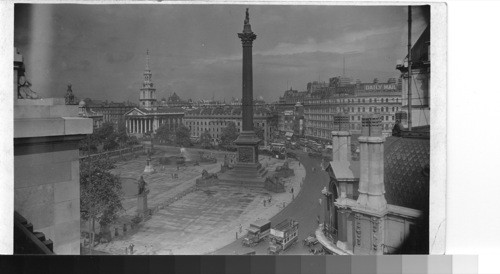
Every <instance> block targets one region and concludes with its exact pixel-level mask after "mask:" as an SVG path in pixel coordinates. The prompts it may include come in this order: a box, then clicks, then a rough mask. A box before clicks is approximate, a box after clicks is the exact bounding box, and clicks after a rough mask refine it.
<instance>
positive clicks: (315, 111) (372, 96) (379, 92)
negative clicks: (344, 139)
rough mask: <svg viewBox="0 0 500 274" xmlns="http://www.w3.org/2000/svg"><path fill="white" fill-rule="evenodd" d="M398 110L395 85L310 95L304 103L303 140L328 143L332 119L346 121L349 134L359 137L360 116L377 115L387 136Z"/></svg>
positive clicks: (359, 86) (352, 87)
mask: <svg viewBox="0 0 500 274" xmlns="http://www.w3.org/2000/svg"><path fill="white" fill-rule="evenodd" d="M400 110H401V89H400V88H398V85H397V84H395V83H357V84H353V85H348V86H343V87H339V88H335V91H334V92H333V93H332V92H329V93H322V94H313V93H311V96H310V97H309V98H307V99H306V100H305V102H304V119H305V128H306V131H305V135H306V137H309V138H313V139H318V140H322V141H326V142H329V141H330V133H331V131H332V130H333V128H334V124H335V119H336V118H335V117H340V116H342V117H348V118H347V119H348V120H349V132H351V133H353V134H360V133H361V127H362V125H361V118H362V117H363V115H366V114H372V113H379V114H380V115H381V117H382V133H383V135H385V136H389V135H390V134H391V132H392V128H393V127H394V125H395V124H396V119H395V114H396V112H398V111H400Z"/></svg>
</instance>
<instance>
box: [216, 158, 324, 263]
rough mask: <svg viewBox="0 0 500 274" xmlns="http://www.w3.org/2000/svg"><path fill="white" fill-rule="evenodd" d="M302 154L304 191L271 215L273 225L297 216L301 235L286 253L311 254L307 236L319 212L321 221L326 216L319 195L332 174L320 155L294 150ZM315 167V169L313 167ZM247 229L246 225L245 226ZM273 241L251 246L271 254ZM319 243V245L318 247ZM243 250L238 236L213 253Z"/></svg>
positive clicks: (313, 228)
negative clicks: (268, 251) (269, 248)
mask: <svg viewBox="0 0 500 274" xmlns="http://www.w3.org/2000/svg"><path fill="white" fill-rule="evenodd" d="M293 152H294V153H296V154H297V155H298V156H299V157H300V162H301V163H302V165H304V167H305V169H306V179H305V181H304V185H303V188H302V191H301V192H300V193H299V195H298V196H297V197H296V198H295V200H293V202H291V203H290V204H289V205H288V206H287V207H286V208H285V209H284V210H283V211H281V212H280V213H278V214H277V215H276V216H274V217H273V218H272V219H271V226H274V225H276V224H278V223H279V222H281V221H283V220H285V219H287V218H293V219H295V220H296V221H298V222H299V239H298V241H297V243H296V244H294V245H293V246H291V247H290V248H289V249H287V250H286V251H285V252H284V253H282V254H290V255H292V254H295V255H296V254H309V248H308V247H307V246H304V245H303V240H304V239H305V238H307V236H308V235H309V234H310V233H313V232H314V231H315V230H316V228H317V227H318V222H317V216H318V215H319V216H320V218H321V221H322V220H323V216H324V215H323V205H320V204H319V199H320V198H322V194H321V189H323V187H324V186H325V185H326V183H327V182H328V175H327V173H326V172H324V171H322V170H321V168H320V159H316V158H310V157H309V156H307V153H304V152H301V151H298V150H297V151H293ZM313 167H314V168H315V171H312V168H313ZM243 229H245V228H243ZM268 247H269V243H268V242H267V241H265V240H264V241H261V242H260V243H259V244H258V245H256V246H254V247H251V248H252V249H254V250H255V253H256V254H257V255H263V254H267V248H268ZM318 247H319V244H317V245H316V248H318ZM243 250H248V249H246V248H242V245H241V238H240V239H238V240H235V241H234V242H233V243H231V244H229V245H227V246H225V247H223V248H221V249H219V250H217V251H215V252H214V253H212V254H213V255H231V254H235V252H236V254H239V253H241V252H242V251H243Z"/></svg>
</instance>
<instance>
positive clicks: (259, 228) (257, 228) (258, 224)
mask: <svg viewBox="0 0 500 274" xmlns="http://www.w3.org/2000/svg"><path fill="white" fill-rule="evenodd" d="M270 229H271V222H270V221H269V220H263V219H258V220H256V221H255V222H253V223H252V224H250V227H249V228H247V235H246V236H245V237H244V238H243V241H242V244H243V245H244V246H255V245H257V244H258V243H259V242H260V241H262V240H263V239H265V238H266V237H268V236H269V231H270Z"/></svg>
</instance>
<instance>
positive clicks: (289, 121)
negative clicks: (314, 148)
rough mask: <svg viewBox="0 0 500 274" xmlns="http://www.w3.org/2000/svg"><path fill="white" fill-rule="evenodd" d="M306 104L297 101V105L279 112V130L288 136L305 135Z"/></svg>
mask: <svg viewBox="0 0 500 274" xmlns="http://www.w3.org/2000/svg"><path fill="white" fill-rule="evenodd" d="M304 129H305V122H304V106H303V105H302V103H300V102H297V103H296V104H295V106H293V107H289V106H287V107H286V108H283V109H282V110H281V111H279V112H278V130H279V131H280V133H282V134H285V135H286V136H287V137H292V135H295V136H297V137H303V136H304Z"/></svg>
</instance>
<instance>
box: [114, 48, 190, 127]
mask: <svg viewBox="0 0 500 274" xmlns="http://www.w3.org/2000/svg"><path fill="white" fill-rule="evenodd" d="M143 77H144V79H143V83H142V87H141V89H140V90H139V107H135V108H132V109H130V110H129V111H127V112H126V113H125V114H123V117H124V119H125V123H126V127H127V131H128V132H129V133H130V134H133V135H136V136H138V137H141V136H143V135H144V134H147V133H155V132H156V130H157V129H158V128H159V127H160V126H161V125H163V124H166V125H168V128H169V129H170V130H176V129H177V128H178V127H179V126H180V125H181V124H182V118H183V117H184V110H183V109H181V108H178V107H168V106H167V107H164V106H161V103H159V102H158V101H157V100H156V89H155V88H154V84H153V81H152V73H151V69H150V67H149V50H148V51H146V68H145V69H144V73H143Z"/></svg>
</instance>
